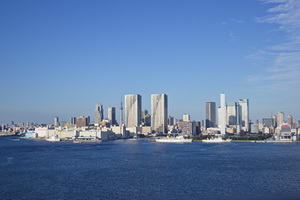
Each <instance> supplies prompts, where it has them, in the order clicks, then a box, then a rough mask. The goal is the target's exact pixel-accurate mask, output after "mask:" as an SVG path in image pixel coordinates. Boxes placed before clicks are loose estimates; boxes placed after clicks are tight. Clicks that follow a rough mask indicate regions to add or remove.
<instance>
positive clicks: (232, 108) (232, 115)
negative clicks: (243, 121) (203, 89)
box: [226, 102, 237, 125]
mask: <svg viewBox="0 0 300 200" xmlns="http://www.w3.org/2000/svg"><path fill="white" fill-rule="evenodd" d="M226 112H227V114H226V116H227V117H226V118H227V120H226V121H227V125H236V123H237V107H236V102H229V103H227V107H226Z"/></svg>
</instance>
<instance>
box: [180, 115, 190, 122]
mask: <svg viewBox="0 0 300 200" xmlns="http://www.w3.org/2000/svg"><path fill="white" fill-rule="evenodd" d="M190 118H191V116H190V115H189V114H183V117H182V120H183V121H184V122H189V121H190V120H191V119H190Z"/></svg>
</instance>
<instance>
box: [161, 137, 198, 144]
mask: <svg viewBox="0 0 300 200" xmlns="http://www.w3.org/2000/svg"><path fill="white" fill-rule="evenodd" d="M155 141H156V142H164V143H187V142H192V141H193V139H188V138H184V137H183V136H177V137H169V136H168V137H164V138H157V139H156V140H155Z"/></svg>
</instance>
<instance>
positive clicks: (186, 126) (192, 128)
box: [181, 121, 197, 135]
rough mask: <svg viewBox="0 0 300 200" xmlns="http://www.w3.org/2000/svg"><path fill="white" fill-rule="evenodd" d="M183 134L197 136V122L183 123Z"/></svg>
mask: <svg viewBox="0 0 300 200" xmlns="http://www.w3.org/2000/svg"><path fill="white" fill-rule="evenodd" d="M181 131H182V134H184V135H196V134H197V124H196V122H195V121H183V122H182V127H181Z"/></svg>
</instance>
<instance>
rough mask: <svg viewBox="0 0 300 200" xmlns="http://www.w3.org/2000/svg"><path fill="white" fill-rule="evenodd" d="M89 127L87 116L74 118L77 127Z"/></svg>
mask: <svg viewBox="0 0 300 200" xmlns="http://www.w3.org/2000/svg"><path fill="white" fill-rule="evenodd" d="M88 125H89V116H80V117H77V118H76V126H77V127H85V126H88Z"/></svg>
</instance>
